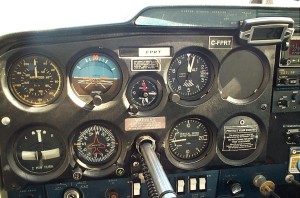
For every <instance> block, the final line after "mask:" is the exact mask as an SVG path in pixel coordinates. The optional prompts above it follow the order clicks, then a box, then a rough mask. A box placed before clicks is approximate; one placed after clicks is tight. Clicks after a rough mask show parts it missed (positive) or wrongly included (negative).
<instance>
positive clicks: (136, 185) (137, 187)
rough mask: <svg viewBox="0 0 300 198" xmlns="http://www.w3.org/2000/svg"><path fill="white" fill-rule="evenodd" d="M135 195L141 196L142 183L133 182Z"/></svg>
mask: <svg viewBox="0 0 300 198" xmlns="http://www.w3.org/2000/svg"><path fill="white" fill-rule="evenodd" d="M132 194H133V197H138V196H141V184H140V183H133V193H132Z"/></svg>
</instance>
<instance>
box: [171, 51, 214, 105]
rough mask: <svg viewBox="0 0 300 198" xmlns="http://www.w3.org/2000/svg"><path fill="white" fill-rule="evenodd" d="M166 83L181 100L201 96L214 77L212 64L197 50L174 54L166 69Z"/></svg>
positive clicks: (190, 99)
mask: <svg viewBox="0 0 300 198" xmlns="http://www.w3.org/2000/svg"><path fill="white" fill-rule="evenodd" d="M167 76H168V84H169V87H170V88H171V90H172V92H174V94H176V95H178V96H179V97H180V99H181V100H185V101H194V100H198V99H200V98H202V97H203V96H204V95H205V94H206V93H207V92H208V90H209V89H210V86H211V84H212V81H213V78H214V71H213V65H212V63H211V62H210V61H209V59H208V58H206V56H205V55H204V54H202V53H200V52H198V51H187V52H183V53H180V54H178V55H177V56H175V57H174V58H173V60H172V62H171V65H170V67H169V69H168V74H167Z"/></svg>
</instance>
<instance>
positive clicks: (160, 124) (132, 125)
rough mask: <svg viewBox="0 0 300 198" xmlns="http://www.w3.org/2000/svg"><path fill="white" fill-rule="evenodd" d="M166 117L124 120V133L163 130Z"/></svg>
mask: <svg viewBox="0 0 300 198" xmlns="http://www.w3.org/2000/svg"><path fill="white" fill-rule="evenodd" d="M165 128H166V117H144V118H127V119H125V131H139V130H153V129H165Z"/></svg>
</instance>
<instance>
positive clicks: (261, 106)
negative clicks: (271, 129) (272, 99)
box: [260, 104, 268, 111]
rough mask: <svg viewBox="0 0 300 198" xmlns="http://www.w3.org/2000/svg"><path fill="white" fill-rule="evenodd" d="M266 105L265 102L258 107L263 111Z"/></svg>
mask: <svg viewBox="0 0 300 198" xmlns="http://www.w3.org/2000/svg"><path fill="white" fill-rule="evenodd" d="M267 107H268V106H267V104H262V105H260V109H261V110H263V111H264V110H266V109H267Z"/></svg>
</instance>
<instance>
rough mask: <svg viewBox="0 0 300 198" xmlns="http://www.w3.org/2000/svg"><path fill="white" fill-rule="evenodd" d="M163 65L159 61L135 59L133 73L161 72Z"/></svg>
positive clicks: (132, 65) (132, 67) (132, 63)
mask: <svg viewBox="0 0 300 198" xmlns="http://www.w3.org/2000/svg"><path fill="white" fill-rule="evenodd" d="M160 69H161V64H160V61H159V60H157V59H134V60H132V62H131V71H160Z"/></svg>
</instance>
